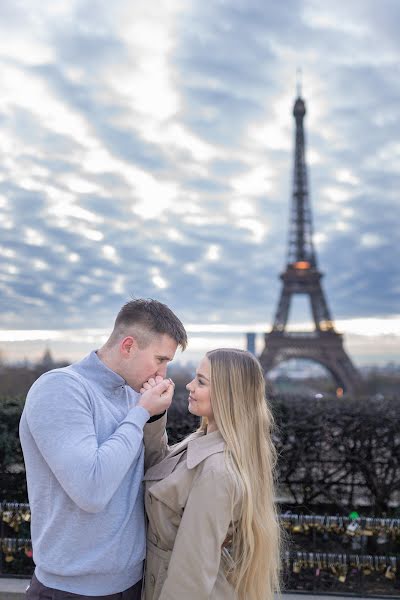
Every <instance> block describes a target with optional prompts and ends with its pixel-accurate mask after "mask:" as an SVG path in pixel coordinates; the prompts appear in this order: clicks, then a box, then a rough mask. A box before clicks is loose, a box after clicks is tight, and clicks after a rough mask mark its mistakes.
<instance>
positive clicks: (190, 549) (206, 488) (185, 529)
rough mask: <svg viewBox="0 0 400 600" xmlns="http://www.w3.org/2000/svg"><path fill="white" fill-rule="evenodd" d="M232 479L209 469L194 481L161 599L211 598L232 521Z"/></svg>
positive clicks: (197, 599)
mask: <svg viewBox="0 0 400 600" xmlns="http://www.w3.org/2000/svg"><path fill="white" fill-rule="evenodd" d="M232 491H233V485H232V481H231V480H230V478H229V477H228V475H227V474H224V473H223V472H222V473H221V472H216V471H213V470H209V471H207V472H205V473H203V474H201V475H200V477H199V479H198V480H197V481H196V482H195V484H194V485H193V487H192V489H191V491H190V493H189V496H188V500H187V503H186V506H185V508H184V511H183V516H182V520H181V523H180V525H179V529H178V534H177V536H176V540H175V544H174V547H173V550H172V555H171V560H170V563H169V567H168V575H167V579H166V581H165V583H164V585H163V588H162V591H161V594H160V598H159V600H178V599H179V600H181V599H183V598H185V599H188V600H189V599H190V598H195V599H196V600H209V598H210V595H211V593H212V590H213V587H214V585H215V582H216V579H217V575H218V571H219V568H220V563H221V548H222V544H223V542H224V540H225V538H226V535H227V533H228V529H229V525H230V523H231V493H232Z"/></svg>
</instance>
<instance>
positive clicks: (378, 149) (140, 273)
mask: <svg viewBox="0 0 400 600" xmlns="http://www.w3.org/2000/svg"><path fill="white" fill-rule="evenodd" d="M399 22H400V3H399V2H398V0H380V1H379V2H377V0H336V1H335V2H325V1H323V0H285V1H284V2H276V1H274V0H240V1H239V0H215V1H214V0H212V1H210V2H204V1H203V0H192V1H190V0H182V1H178V0H166V1H161V0H157V2H139V1H137V0H135V1H132V0H113V2H109V1H106V0H98V1H96V0H90V2H89V1H88V0H86V1H85V0H57V2H54V1H51V0H47V1H46V0H40V1H39V0H37V1H36V0H28V1H26V0H24V1H22V0H19V1H18V0H2V2H1V4H0V82H1V85H0V153H1V161H0V303H1V304H0V306H1V308H0V328H1V332H0V342H1V345H0V348H1V349H2V351H3V355H4V356H5V357H6V358H7V357H9V358H10V357H11V358H16V357H17V356H30V355H31V353H34V352H41V351H42V349H43V347H44V346H45V345H46V344H47V345H49V346H50V348H52V349H53V351H55V352H56V353H59V352H60V353H61V354H62V353H64V356H65V355H66V354H67V355H68V356H73V357H75V356H77V355H79V352H81V351H83V350H84V349H85V348H86V346H87V347H89V346H90V345H91V344H93V343H97V340H98V339H100V338H101V336H104V335H105V332H108V331H109V330H110V328H111V326H112V323H113V319H114V317H115V314H116V312H117V311H118V309H119V307H120V306H121V305H122V304H123V303H124V302H125V301H126V300H127V299H129V298H130V297H131V296H132V295H134V296H144V297H155V298H158V299H160V300H162V301H164V302H166V303H168V304H169V305H170V306H171V307H172V308H173V309H174V310H175V311H176V312H177V314H178V315H179V316H180V317H181V319H182V320H183V321H184V322H185V323H186V324H188V326H189V331H190V333H191V335H192V338H191V339H192V350H195V349H196V348H198V347H199V344H200V345H201V344H204V345H205V346H207V344H210V343H211V345H215V343H216V337H215V335H216V334H215V332H216V330H217V331H218V332H219V335H220V338H219V341H220V342H221V343H222V342H224V343H225V342H226V339H227V336H228V332H233V333H236V334H237V335H240V340H242V341H243V339H244V332H245V331H246V330H253V331H254V330H256V331H258V332H259V333H260V340H259V341H258V344H261V347H262V338H261V333H262V331H265V330H267V329H268V328H269V327H270V325H271V321H272V319H273V316H274V313H275V309H276V305H277V302H278V297H279V292H280V281H279V278H278V275H279V273H280V272H281V271H282V270H283V269H284V267H285V264H286V246H287V230H288V223H289V206H290V197H291V181H292V163H293V141H294V140H293V137H294V122H293V117H292V114H291V111H292V108H293V103H294V100H295V97H296V70H297V68H298V67H301V69H302V92H303V97H304V99H305V101H306V106H307V115H306V119H305V127H306V141H307V160H308V165H309V180H310V190H311V203H312V210H313V218H314V230H315V243H316V248H317V252H318V262H319V267H320V269H321V270H322V271H323V272H324V273H325V278H324V284H323V285H324V289H325V291H326V294H327V298H328V303H329V305H330V308H331V311H332V313H333V317H334V319H335V321H336V324H337V328H338V329H339V330H340V331H343V332H344V333H345V334H346V336H347V337H346V339H347V342H348V348H349V349H350V351H351V352H352V354H353V358H354V360H355V362H356V363H357V362H359V363H360V364H361V363H362V362H364V363H365V362H368V361H369V362H371V361H372V360H376V361H379V360H383V358H384V359H385V360H386V359H387V360H394V359H395V357H397V358H398V357H399V356H400V343H399V340H400V309H399V295H400V270H399V201H400V197H399V193H400V192H399V190H400V101H399V100H400V67H399V64H400V61H399V59H400V38H399V35H398V23H399ZM298 300H299V302H298V303H297V305H296V303H294V305H293V310H292V315H291V321H292V322H293V324H294V325H295V324H296V323H297V325H301V326H302V323H303V322H304V321H305V320H307V319H308V318H309V312H308V311H306V306H305V304H303V303H302V302H301V299H300V298H299V299H298ZM66 330H67V331H66ZM212 332H214V333H213V336H212V335H211V333H212ZM96 336H97V337H96ZM99 336H100V337H99ZM238 339H239V338H238ZM46 340H50V342H48V341H46ZM200 340H201V342H200ZM79 343H81V345H80V346H79ZM238 343H239V342H238ZM240 343H242V342H240ZM85 344H86V346H85ZM74 353H75V354H74ZM188 356H190V355H188Z"/></svg>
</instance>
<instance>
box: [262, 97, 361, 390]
mask: <svg viewBox="0 0 400 600" xmlns="http://www.w3.org/2000/svg"><path fill="white" fill-rule="evenodd" d="M305 114H306V106H305V102H304V100H303V99H302V98H301V96H300V94H299V96H298V98H297V99H296V101H295V103H294V108H293V116H294V119H295V122H296V138H295V152H294V173H293V193H292V206H291V216H290V228H289V248H288V261H287V265H286V270H285V271H284V272H283V273H282V274H281V275H280V278H281V280H282V282H283V285H282V290H281V295H280V299H279V302H278V308H277V311H276V314H275V319H274V324H273V328H272V331H271V332H270V333H267V334H266V335H265V348H264V350H263V352H262V354H261V356H260V361H261V364H262V365H263V368H264V370H265V372H266V373H267V372H268V371H270V370H271V369H272V368H273V367H275V366H276V365H277V364H279V363H280V362H282V361H284V360H289V359H291V358H306V359H310V360H313V361H316V362H318V363H320V364H322V365H323V366H324V367H325V368H326V369H327V370H328V371H329V372H330V373H331V374H332V376H333V379H334V380H335V382H336V384H337V390H338V394H342V393H344V392H354V390H355V389H356V388H357V387H359V386H360V384H361V379H360V376H359V374H358V372H357V370H356V368H355V367H354V365H353V363H352V362H351V360H350V357H349V356H348V354H347V353H346V352H345V350H344V348H343V339H342V335H341V334H339V333H338V332H336V331H335V327H334V324H333V320H332V317H331V313H330V310H329V307H328V303H327V301H326V298H325V295H324V292H323V289H322V285H321V279H322V277H323V274H322V273H321V271H319V269H318V267H317V257H316V252H315V249H314V245H313V226H312V214H311V205H310V198H309V192H308V181H307V165H306V158H305V136H304V126H303V120H304V116H305ZM294 294H303V295H306V296H308V298H309V300H310V308H311V313H312V318H313V321H314V326H315V329H314V331H312V332H302V333H290V332H288V331H287V329H286V326H287V321H288V316H289V309H290V303H291V300H292V297H293V295H294Z"/></svg>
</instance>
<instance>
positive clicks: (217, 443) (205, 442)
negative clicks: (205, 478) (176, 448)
mask: <svg viewBox="0 0 400 600" xmlns="http://www.w3.org/2000/svg"><path fill="white" fill-rule="evenodd" d="M225 446H226V444H225V440H224V438H223V437H222V435H221V434H220V432H219V431H213V432H212V433H208V434H207V435H203V436H201V437H197V438H194V439H191V440H189V443H188V450H187V463H186V464H187V468H188V469H193V468H194V467H197V465H198V464H200V463H201V462H202V461H203V460H205V459H206V458H207V457H208V456H211V455H212V454H216V453H218V452H223V451H224V450H225Z"/></svg>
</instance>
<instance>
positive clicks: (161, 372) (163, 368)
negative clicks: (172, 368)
mask: <svg viewBox="0 0 400 600" xmlns="http://www.w3.org/2000/svg"><path fill="white" fill-rule="evenodd" d="M167 367H168V365H162V366H160V367H158V369H157V373H156V375H160V377H162V378H163V379H165V376H166V374H167Z"/></svg>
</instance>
